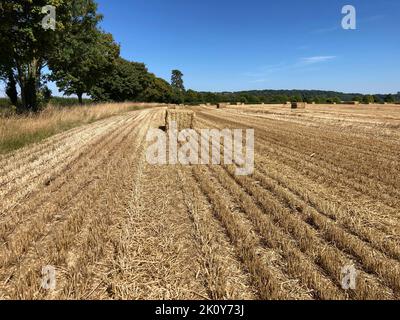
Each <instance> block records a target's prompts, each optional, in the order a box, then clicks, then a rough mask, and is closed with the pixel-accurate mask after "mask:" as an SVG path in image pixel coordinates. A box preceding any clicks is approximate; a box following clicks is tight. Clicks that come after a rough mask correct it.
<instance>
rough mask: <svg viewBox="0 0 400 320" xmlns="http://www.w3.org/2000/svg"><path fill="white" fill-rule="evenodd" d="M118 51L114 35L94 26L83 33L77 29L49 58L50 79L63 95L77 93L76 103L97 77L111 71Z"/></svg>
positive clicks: (92, 85)
mask: <svg viewBox="0 0 400 320" xmlns="http://www.w3.org/2000/svg"><path fill="white" fill-rule="evenodd" d="M119 53H120V48H119V45H117V44H116V43H115V42H114V39H113V36H112V35H111V34H108V33H104V32H102V31H99V30H97V29H96V28H95V26H93V27H92V28H90V29H89V30H86V31H85V32H81V30H78V31H77V32H76V33H74V34H73V35H72V36H71V37H69V38H68V39H67V42H66V45H64V46H62V47H60V48H59V49H58V50H56V52H55V54H54V55H53V57H52V59H50V68H51V70H52V75H51V80H54V81H56V83H57V86H58V87H59V89H60V91H62V92H64V94H66V95H72V94H76V95H77V96H78V100H79V103H80V104H82V103H83V100H82V97H83V95H84V94H85V93H89V92H90V91H91V89H92V88H93V87H94V85H95V84H96V82H97V80H98V79H99V78H102V77H103V75H106V74H107V73H109V72H111V71H112V68H113V67H114V64H115V61H116V59H117V58H118V57H119Z"/></svg>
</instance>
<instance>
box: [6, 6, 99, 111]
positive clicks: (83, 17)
mask: <svg viewBox="0 0 400 320" xmlns="http://www.w3.org/2000/svg"><path fill="white" fill-rule="evenodd" d="M48 5H50V6H53V7H54V8H55V10H56V14H57V15H56V26H55V27H56V28H55V30H52V29H46V28H44V27H43V24H42V21H43V19H44V18H45V17H46V15H47V13H46V12H44V13H43V11H42V10H43V7H45V6H48ZM77 6H78V7H83V8H85V10H84V12H76V11H77V10H76V8H77ZM96 10H97V5H96V3H95V2H94V1H93V0H73V1H71V0H34V1H32V0H13V1H9V0H0V21H1V23H0V48H1V49H0V56H1V58H0V64H1V65H2V66H3V67H6V68H7V72H11V73H12V74H13V75H14V76H15V79H16V81H17V83H18V86H19V88H20V91H21V109H22V110H23V111H38V110H39V107H40V99H38V94H39V93H40V90H41V88H42V86H43V78H42V71H43V69H44V68H45V67H46V66H47V63H48V61H49V59H50V57H51V56H52V54H53V53H54V51H55V49H56V48H58V47H60V46H63V45H64V43H66V42H65V40H66V39H68V37H69V36H70V35H71V32H72V31H73V30H78V29H79V26H80V27H82V30H85V29H86V28H85V26H86V25H93V24H95V23H97V22H98V21H99V17H100V16H99V15H97V13H96Z"/></svg>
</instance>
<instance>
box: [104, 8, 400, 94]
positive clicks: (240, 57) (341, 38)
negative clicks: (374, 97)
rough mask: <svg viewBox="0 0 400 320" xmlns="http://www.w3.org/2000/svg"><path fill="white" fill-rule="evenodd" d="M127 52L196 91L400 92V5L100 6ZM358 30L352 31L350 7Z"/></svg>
mask: <svg viewBox="0 0 400 320" xmlns="http://www.w3.org/2000/svg"><path fill="white" fill-rule="evenodd" d="M98 3H99V10H100V12H102V13H103V14H104V21H103V23H102V27H103V28H104V29H105V30H107V31H108V32H111V33H112V34H114V36H115V39H116V41H117V42H119V43H120V44H121V46H122V56H123V57H124V58H127V59H131V60H134V61H140V62H145V63H146V65H147V66H148V68H149V70H150V71H152V72H154V73H156V74H157V75H158V76H160V77H163V78H165V79H166V80H169V78H170V71H171V70H172V69H175V68H178V69H180V70H181V71H182V72H183V73H184V74H185V78H184V80H185V84H186V87H187V88H192V89H195V90H204V91H225V90H226V91H235V90H244V89H265V88H271V89H294V88H298V89H326V90H339V91H345V92H361V93H377V92H382V93H389V92H398V91H400V76H399V75H400V62H399V57H400V36H399V35H400V1H398V0H347V1H339V0H329V1H327V0H279V1H275V0H274V1H271V0H247V1H244V0H241V1H238V0H201V1H198V0H115V1H110V0H99V1H98ZM347 4H351V5H353V6H354V7H355V8H356V10H357V29H356V30H344V29H342V27H341V21H342V18H343V17H344V15H343V14H342V13H341V11H342V7H343V6H344V5H347Z"/></svg>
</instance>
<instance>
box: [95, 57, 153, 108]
mask: <svg viewBox="0 0 400 320" xmlns="http://www.w3.org/2000/svg"><path fill="white" fill-rule="evenodd" d="M152 80H153V79H152V76H151V75H150V74H149V73H148V71H147V68H146V66H145V65H144V64H143V63H137V62H130V61H127V60H125V59H123V58H118V59H117V60H116V62H115V65H114V68H113V69H112V71H111V72H109V73H108V74H106V75H104V76H103V77H102V78H99V79H98V80H97V82H96V85H94V86H93V87H92V89H91V90H90V92H89V94H90V95H91V96H92V98H93V99H94V100H95V101H116V102H122V101H139V100H140V99H141V98H143V92H145V90H146V89H147V88H148V87H149V86H150V85H151V83H152Z"/></svg>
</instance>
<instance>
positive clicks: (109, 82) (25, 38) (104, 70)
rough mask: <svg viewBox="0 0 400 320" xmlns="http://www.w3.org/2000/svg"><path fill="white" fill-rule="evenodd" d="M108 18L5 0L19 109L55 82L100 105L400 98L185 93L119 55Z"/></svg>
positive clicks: (4, 75) (81, 3)
mask: <svg viewBox="0 0 400 320" xmlns="http://www.w3.org/2000/svg"><path fill="white" fill-rule="evenodd" d="M49 5H50V6H53V8H54V9H55V12H56V13H57V15H56V19H55V21H54V23H55V25H54V28H44V27H43V19H44V17H45V16H46V12H44V11H43V8H44V7H46V6H49ZM102 19H103V17H102V15H101V14H99V13H98V11H97V4H96V2H95V1H94V0H35V1H27V0H13V1H9V0H0V21H1V24H0V80H1V81H3V82H4V83H5V88H6V90H5V93H6V95H7V97H8V98H9V100H10V103H11V104H12V105H14V106H16V107H17V111H18V112H37V111H39V110H40V109H41V108H42V107H43V106H45V105H46V104H47V103H48V101H49V100H50V98H51V94H52V93H51V91H50V90H49V88H48V87H47V84H48V82H49V81H54V82H55V83H56V84H57V87H58V88H59V90H60V91H61V92H63V93H64V94H65V95H76V96H77V97H78V100H79V102H80V103H82V102H83V98H84V97H85V96H90V97H91V99H92V100H94V101H115V102H121V101H140V102H160V103H175V104H183V103H185V104H201V103H219V102H230V103H238V102H239V103H252V104H257V103H285V102H286V101H306V102H312V101H315V102H317V103H333V102H340V101H342V100H346V101H348V100H359V101H361V102H383V101H386V102H393V101H396V100H397V101H400V95H389V96H381V95H377V96H363V95H357V94H354V95H346V94H342V93H335V92H324V91H272V90H264V91H246V92H222V93H212V92H197V91H194V90H186V89H185V87H184V83H183V73H182V72H181V71H179V70H173V71H172V76H171V83H168V82H167V81H165V80H164V79H161V78H159V77H157V76H156V75H154V74H152V73H150V72H149V71H148V69H147V68H146V66H145V64H143V63H138V62H133V61H128V60H126V59H124V58H122V57H121V56H120V45H119V44H117V43H116V42H115V40H114V38H113V36H112V34H110V33H107V32H105V31H104V30H102V29H101V28H100V26H99V24H100V22H101V21H102Z"/></svg>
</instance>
